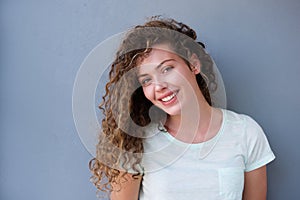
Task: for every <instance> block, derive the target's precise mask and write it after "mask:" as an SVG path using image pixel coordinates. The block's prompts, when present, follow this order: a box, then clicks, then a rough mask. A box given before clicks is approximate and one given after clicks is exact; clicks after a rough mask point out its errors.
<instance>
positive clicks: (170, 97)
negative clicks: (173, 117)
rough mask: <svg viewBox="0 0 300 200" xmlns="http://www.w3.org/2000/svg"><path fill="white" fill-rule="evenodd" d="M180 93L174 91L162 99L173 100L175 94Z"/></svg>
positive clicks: (163, 100) (165, 100) (164, 100)
mask: <svg viewBox="0 0 300 200" xmlns="http://www.w3.org/2000/svg"><path fill="white" fill-rule="evenodd" d="M177 93H178V91H176V92H174V93H172V94H171V95H169V96H166V97H164V98H162V99H161V101H162V102H168V101H171V100H172V99H173V98H174V97H175V96H176V94H177Z"/></svg>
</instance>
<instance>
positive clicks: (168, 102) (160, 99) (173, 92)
mask: <svg viewBox="0 0 300 200" xmlns="http://www.w3.org/2000/svg"><path fill="white" fill-rule="evenodd" d="M178 91H179V90H175V91H169V92H167V93H165V94H163V95H161V96H160V97H159V98H157V99H158V100H159V101H160V102H161V103H163V104H170V103H172V102H174V101H175V100H176V99H177V94H178ZM173 94H175V95H174V97H172V99H170V100H169V101H163V100H162V99H163V98H166V97H169V96H171V95H173Z"/></svg>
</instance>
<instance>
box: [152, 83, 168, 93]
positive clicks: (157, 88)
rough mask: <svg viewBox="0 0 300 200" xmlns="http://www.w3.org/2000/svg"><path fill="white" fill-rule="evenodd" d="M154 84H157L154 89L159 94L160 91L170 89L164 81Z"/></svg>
mask: <svg viewBox="0 0 300 200" xmlns="http://www.w3.org/2000/svg"><path fill="white" fill-rule="evenodd" d="M154 84H155V86H154V87H155V91H156V92H159V91H162V90H164V89H166V88H168V84H167V83H166V82H164V81H155V83H154Z"/></svg>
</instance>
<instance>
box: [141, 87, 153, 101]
mask: <svg viewBox="0 0 300 200" xmlns="http://www.w3.org/2000/svg"><path fill="white" fill-rule="evenodd" d="M143 92H144V95H145V97H146V98H147V99H148V100H150V101H152V100H153V99H154V94H153V92H152V89H151V86H148V87H143Z"/></svg>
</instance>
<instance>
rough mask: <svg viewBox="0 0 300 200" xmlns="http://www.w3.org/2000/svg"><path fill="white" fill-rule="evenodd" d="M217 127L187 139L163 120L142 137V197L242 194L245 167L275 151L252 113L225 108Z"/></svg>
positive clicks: (200, 198)
mask: <svg viewBox="0 0 300 200" xmlns="http://www.w3.org/2000/svg"><path fill="white" fill-rule="evenodd" d="M222 112H223V122H222V126H221V128H220V130H219V132H218V133H217V134H216V136H214V137H213V138H212V139H210V140H209V141H207V142H203V143H197V144H187V143H184V142H182V141H180V140H177V139H175V138H174V137H173V136H171V135H170V134H169V133H167V132H166V131H161V130H159V129H161V127H160V128H159V126H160V125H159V124H153V125H152V126H151V127H150V128H149V129H150V132H151V133H152V137H149V138H147V139H145V141H144V152H145V153H144V155H143V161H142V167H143V170H144V176H143V181H142V187H141V190H140V197H139V199H140V200H241V199H242V192H243V187H244V172H248V171H251V170H254V169H257V168H259V167H261V166H263V165H266V164H267V163H269V162H271V161H272V160H273V159H274V158H275V156H274V154H273V152H272V150H271V148H270V146H269V144H268V141H267V138H266V136H265V134H264V132H263V130H262V129H261V127H260V126H259V125H258V124H257V123H256V122H255V121H254V120H253V119H252V118H250V117H248V116H246V115H241V114H236V113H234V112H232V111H227V110H222Z"/></svg>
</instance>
